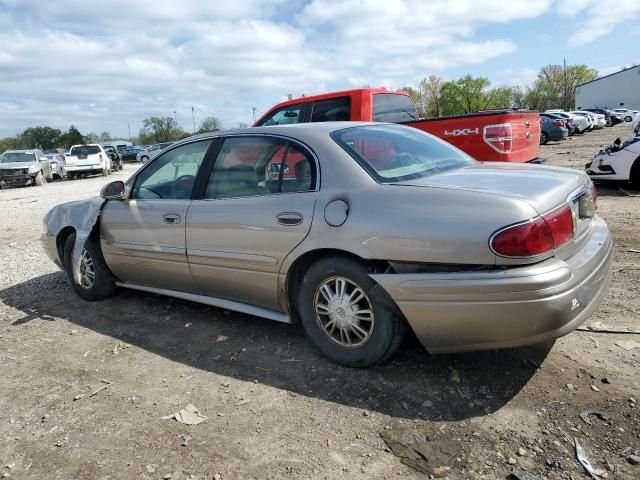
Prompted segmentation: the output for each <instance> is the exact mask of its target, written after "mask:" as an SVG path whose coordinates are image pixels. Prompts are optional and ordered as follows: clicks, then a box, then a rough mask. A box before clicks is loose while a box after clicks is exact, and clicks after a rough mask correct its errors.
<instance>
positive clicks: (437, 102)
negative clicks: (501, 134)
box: [403, 64, 598, 118]
mask: <svg viewBox="0 0 640 480" xmlns="http://www.w3.org/2000/svg"><path fill="white" fill-rule="evenodd" d="M597 77H598V71H597V70H595V69H593V68H589V67H588V66H587V65H583V64H580V65H566V64H563V65H547V66H545V67H542V68H541V69H540V71H539V72H538V75H537V77H536V80H535V81H534V82H533V84H532V85H529V86H526V87H519V86H516V87H501V86H496V87H494V86H492V85H491V82H490V81H489V79H488V78H486V77H473V76H471V75H465V76H464V77H462V78H459V79H457V80H448V81H444V80H443V79H442V78H440V77H438V76H437V75H429V76H427V77H425V78H423V79H422V81H421V82H420V83H419V85H418V86H417V87H405V88H404V89H403V90H406V91H407V92H409V94H410V95H411V97H412V98H413V101H414V102H415V104H416V106H417V108H418V113H419V114H420V116H421V117H424V118H431V117H440V116H446V115H462V114H465V113H473V112H477V111H479V110H491V109H501V108H512V107H514V108H527V109H530V110H538V111H541V112H542V111H544V110H547V109H550V108H561V109H563V110H573V109H574V108H575V103H576V87H577V86H578V85H580V84H581V83H584V82H588V81H591V80H594V79H596V78H597Z"/></svg>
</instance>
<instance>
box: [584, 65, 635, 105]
mask: <svg viewBox="0 0 640 480" xmlns="http://www.w3.org/2000/svg"><path fill="white" fill-rule="evenodd" d="M595 107H608V108H628V109H630V110H640V65H636V66H635V67H630V68H625V69H624V70H621V71H619V72H616V73H612V74H611V75H606V76H604V77H600V78H596V79H595V80H592V81H590V82H586V83H583V84H581V85H578V86H577V87H576V108H578V109H580V108H595Z"/></svg>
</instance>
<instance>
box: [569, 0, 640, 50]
mask: <svg viewBox="0 0 640 480" xmlns="http://www.w3.org/2000/svg"><path fill="white" fill-rule="evenodd" d="M557 9H558V12H559V13H560V14H561V15H565V16H570V17H576V16H578V15H581V17H584V19H582V20H581V21H580V22H579V26H578V28H577V29H576V30H575V31H574V32H573V33H572V34H571V35H570V36H569V46H570V47H581V46H584V45H587V44H589V43H591V42H593V41H595V40H598V39H599V38H602V37H604V36H605V35H608V34H610V33H611V32H614V31H615V29H616V28H617V27H619V26H620V25H622V24H625V23H633V22H637V21H638V20H639V19H640V1H639V0H572V1H569V0H562V1H560V2H558V4H557Z"/></svg>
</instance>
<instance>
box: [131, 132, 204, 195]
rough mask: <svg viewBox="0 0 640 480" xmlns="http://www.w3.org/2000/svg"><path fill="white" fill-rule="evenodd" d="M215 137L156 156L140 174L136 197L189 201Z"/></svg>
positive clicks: (134, 189)
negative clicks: (199, 170)
mask: <svg viewBox="0 0 640 480" xmlns="http://www.w3.org/2000/svg"><path fill="white" fill-rule="evenodd" d="M210 145H211V140H203V141H201V142H194V143H188V144H186V145H181V146H179V147H177V148H174V149H173V150H169V151H168V152H166V153H165V154H164V155H160V156H158V157H156V158H155V159H153V161H152V162H151V163H150V164H149V166H148V167H147V168H145V169H144V170H142V172H140V174H139V175H138V176H137V177H136V181H135V184H134V187H133V194H132V198H136V199H141V200H154V199H173V200H188V199H189V198H191V190H193V184H194V182H195V180H196V175H197V173H198V169H199V168H200V165H201V164H202V160H203V159H204V157H205V155H206V153H207V150H208V149H209V146H210Z"/></svg>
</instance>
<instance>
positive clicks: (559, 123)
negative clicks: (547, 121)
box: [553, 120, 564, 127]
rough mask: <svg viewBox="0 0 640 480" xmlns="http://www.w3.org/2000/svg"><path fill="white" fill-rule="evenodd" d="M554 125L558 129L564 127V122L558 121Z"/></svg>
mask: <svg viewBox="0 0 640 480" xmlns="http://www.w3.org/2000/svg"><path fill="white" fill-rule="evenodd" d="M553 124H554V125H555V126H556V127H564V122H563V121H561V120H556V121H555V122H553Z"/></svg>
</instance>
